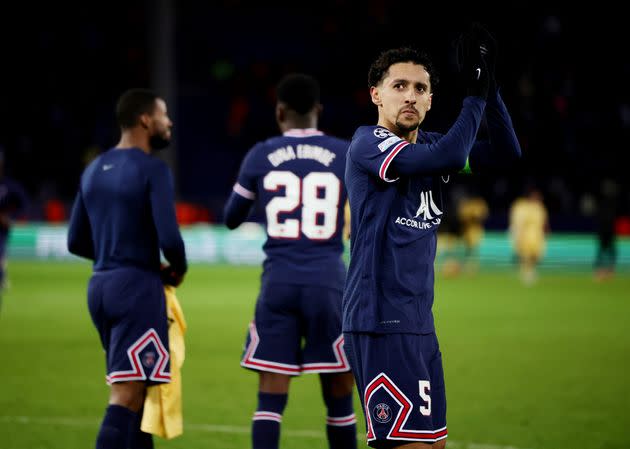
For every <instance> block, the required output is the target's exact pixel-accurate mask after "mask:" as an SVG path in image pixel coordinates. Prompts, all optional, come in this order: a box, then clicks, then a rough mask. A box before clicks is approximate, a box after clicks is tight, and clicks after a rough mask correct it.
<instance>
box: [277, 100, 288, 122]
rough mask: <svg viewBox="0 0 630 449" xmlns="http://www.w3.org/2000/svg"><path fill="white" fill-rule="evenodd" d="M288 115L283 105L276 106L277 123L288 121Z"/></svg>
mask: <svg viewBox="0 0 630 449" xmlns="http://www.w3.org/2000/svg"><path fill="white" fill-rule="evenodd" d="M286 114H287V111H286V108H285V107H284V105H283V104H281V103H277V104H276V122H278V123H282V122H284V120H285V119H286Z"/></svg>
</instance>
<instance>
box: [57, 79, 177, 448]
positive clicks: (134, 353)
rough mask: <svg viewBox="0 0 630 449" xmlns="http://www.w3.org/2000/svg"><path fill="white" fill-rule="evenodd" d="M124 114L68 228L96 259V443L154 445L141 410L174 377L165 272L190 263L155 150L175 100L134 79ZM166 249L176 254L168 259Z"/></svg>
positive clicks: (169, 275)
mask: <svg viewBox="0 0 630 449" xmlns="http://www.w3.org/2000/svg"><path fill="white" fill-rule="evenodd" d="M117 119H118V123H119V125H120V127H121V130H122V136H121V139H120V142H119V143H118V145H116V147H115V148H112V149H110V150H109V151H107V152H105V153H103V154H102V155H100V156H99V157H98V158H96V159H95V160H94V161H93V162H92V163H91V164H90V165H89V166H88V167H87V168H86V169H85V171H84V173H83V175H82V177H81V185H80V187H79V192H78V193H77V196H76V200H75V203H74V207H73V209H72V216H71V219H70V228H69V231H68V248H69V250H70V252H72V253H74V254H77V255H79V256H82V257H86V258H88V259H92V260H93V261H94V273H93V275H92V277H91V279H90V282H89V286H88V305H89V309H90V314H91V316H92V320H93V322H94V325H95V326H96V328H97V330H98V332H99V335H100V338H101V342H102V345H103V348H104V349H105V351H106V356H107V382H108V383H109V384H110V385H111V393H110V399H109V406H108V408H107V410H106V413H105V417H104V419H103V422H102V424H101V429H100V432H99V434H98V437H97V441H96V447H97V449H121V448H127V447H130V448H149V447H153V443H152V439H151V437H150V435H148V434H144V433H142V432H140V417H141V413H140V412H141V409H142V404H143V401H144V395H145V391H146V386H147V385H150V384H155V383H162V382H169V381H170V365H169V353H168V350H169V348H168V325H167V317H166V303H165V298H164V287H163V282H165V283H170V284H172V285H178V284H179V283H180V282H181V281H182V279H183V276H184V273H185V272H186V268H187V264H186V255H185V250H184V243H183V240H182V238H181V235H180V232H179V228H178V226H177V221H176V217H175V204H174V189H173V179H172V175H171V172H170V170H169V168H168V166H167V165H166V164H165V163H164V162H162V161H161V160H159V159H157V158H155V157H153V156H151V152H152V150H158V149H161V148H164V147H165V146H167V145H168V143H169V141H170V136H171V131H170V129H171V126H172V123H171V121H170V119H169V117H168V114H167V111H166V104H165V102H164V100H162V99H161V98H159V97H158V96H157V95H155V94H154V93H153V92H151V91H148V90H144V89H132V90H129V91H127V92H126V93H124V94H123V95H122V96H121V98H120V99H119V101H118V105H117ZM160 249H161V250H162V252H163V254H164V257H165V258H166V260H167V261H168V262H169V264H170V265H168V266H166V267H163V268H162V267H161V262H160Z"/></svg>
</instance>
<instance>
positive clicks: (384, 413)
mask: <svg viewBox="0 0 630 449" xmlns="http://www.w3.org/2000/svg"><path fill="white" fill-rule="evenodd" d="M373 414H374V419H375V420H376V421H377V422H380V423H381V424H385V423H388V422H389V421H390V420H391V419H392V409H391V408H389V405H387V404H383V403H382V402H381V403H380V404H377V405H376V407H374V411H373Z"/></svg>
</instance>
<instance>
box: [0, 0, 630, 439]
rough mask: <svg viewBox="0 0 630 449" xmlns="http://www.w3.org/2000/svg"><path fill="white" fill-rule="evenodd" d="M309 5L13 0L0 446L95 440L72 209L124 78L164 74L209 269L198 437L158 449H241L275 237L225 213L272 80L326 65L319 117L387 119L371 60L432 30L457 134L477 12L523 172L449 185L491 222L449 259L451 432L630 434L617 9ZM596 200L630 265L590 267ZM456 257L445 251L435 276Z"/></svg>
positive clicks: (287, 434) (623, 109) (96, 395)
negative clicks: (377, 107)
mask: <svg viewBox="0 0 630 449" xmlns="http://www.w3.org/2000/svg"><path fill="white" fill-rule="evenodd" d="M438 6H439V5H438ZM70 8H71V9H70ZM312 8H313V10H307V9H305V6H304V5H299V4H297V3H291V2H283V3H271V4H259V5H257V6H250V5H249V3H248V2H242V1H226V2H220V3H214V2H212V3H211V2H194V1H181V2H175V1H173V0H156V1H144V2H143V1H130V2H103V3H98V4H89V3H85V4H80V5H72V6H69V4H68V5H67V6H63V5H60V4H58V3H55V4H47V5H39V4H37V5H36V4H29V3H28V2H24V3H21V4H20V5H11V6H10V7H7V8H6V9H7V10H6V13H3V14H2V16H1V17H0V50H1V54H2V55H3V59H2V69H1V70H0V124H1V125H0V148H1V150H2V153H3V155H4V165H5V173H6V175H7V176H10V177H11V178H13V179H14V180H16V181H18V182H19V183H20V184H21V185H22V186H23V187H24V189H25V191H26V194H27V197H28V201H27V204H26V208H25V209H24V210H23V211H22V212H21V213H20V214H19V216H17V217H15V218H16V221H15V225H14V227H13V229H12V233H11V236H10V242H9V252H8V259H9V279H10V283H11V284H10V286H9V289H8V290H7V291H6V292H5V293H4V294H3V298H2V299H3V304H2V310H1V311H0V355H2V363H0V449H27V448H28V449H31V448H79V447H90V446H92V444H93V439H94V435H95V433H96V431H97V428H98V425H99V419H100V416H101V414H102V408H103V406H104V404H105V401H106V395H107V390H106V387H105V384H104V381H102V380H103V377H101V376H103V357H102V354H101V353H100V351H99V343H98V338H97V335H96V332H95V331H94V330H93V329H92V327H91V322H90V321H89V315H88V312H87V307H86V304H85V299H84V298H85V287H86V282H87V278H88V276H89V269H90V267H89V264H87V263H85V262H82V261H79V260H78V259H76V258H74V257H71V256H69V255H68V253H67V251H66V248H65V232H66V227H65V223H66V220H67V217H68V214H69V211H70V207H71V204H72V200H73V196H74V194H75V192H76V188H77V185H78V180H79V176H80V174H81V171H82V169H83V167H84V166H85V164H86V163H87V162H89V161H90V160H91V158H93V157H94V156H95V155H97V154H98V153H99V152H101V151H104V150H106V149H107V148H109V147H110V146H112V145H114V144H115V143H116V142H117V139H118V130H117V128H116V125H115V122H114V117H113V110H114V104H115V101H116V99H117V97H118V95H119V94H120V93H121V92H122V91H124V90H125V89H127V88H129V87H144V86H148V87H152V88H154V89H155V90H157V91H158V92H160V93H162V94H163V95H164V97H165V98H166V99H167V102H168V104H169V108H170V110H171V116H172V118H173V119H174V122H175V128H174V136H175V144H174V145H173V146H172V147H171V148H170V149H168V150H165V151H164V152H163V153H161V154H160V157H163V158H165V159H166V160H167V161H168V162H169V164H170V166H171V168H172V169H173V171H174V173H175V176H176V188H177V198H178V204H177V211H178V219H179V221H180V223H181V225H182V227H183V231H184V237H185V240H186V245H187V250H188V254H189V256H190V258H191V260H192V261H193V262H194V263H193V265H192V267H191V270H190V274H189V276H188V278H187V280H186V283H185V284H184V286H182V287H181V288H180V291H179V296H180V299H181V300H182V303H183V306H184V311H185V312H186V313H187V317H188V319H189V325H190V331H189V334H188V340H187V342H188V359H187V361H186V364H185V365H184V399H185V420H186V432H185V434H184V436H183V437H181V438H179V439H176V440H174V441H171V442H163V441H158V442H157V446H158V447H164V448H167V447H172V448H197V447H207V448H245V447H248V444H249V443H248V442H249V435H248V432H249V428H248V426H249V423H250V419H251V413H252V411H253V409H254V400H255V388H256V387H255V385H256V378H255V376H253V375H251V374H250V373H248V372H245V371H244V370H242V369H241V368H240V367H239V366H238V358H239V356H240V351H241V348H242V344H243V338H244V336H245V329H246V324H247V322H248V321H249V319H250V318H251V313H252V311H253V304H254V301H255V299H256V294H257V289H258V276H259V273H260V271H259V268H258V265H259V263H260V261H261V258H262V251H261V248H260V245H261V243H262V238H263V233H262V230H261V229H260V228H259V227H258V226H257V225H251V226H244V227H241V228H240V229H239V230H238V231H236V232H233V233H229V234H228V233H227V232H226V230H225V229H224V228H223V227H222V225H221V220H222V217H221V210H222V207H223V203H224V201H225V200H226V199H227V196H228V195H229V193H230V191H231V187H232V184H233V182H234V178H235V176H236V172H237V170H238V167H239V164H240V161H241V160H242V158H243V156H244V155H245V153H246V152H247V150H248V149H249V148H250V147H251V145H253V144H254V143H255V142H256V141H258V140H260V139H264V138H266V137H268V136H271V135H273V134H275V133H276V132H277V130H276V125H275V122H274V115H273V107H274V92H273V88H274V85H275V83H276V82H277V80H278V79H279V78H280V76H281V75H283V74H284V73H286V72H288V71H305V72H308V73H311V74H313V75H315V76H316V77H317V78H318V79H319V80H320V82H321V84H322V94H323V98H322V100H323V104H324V114H323V116H322V120H321V129H323V130H324V131H326V132H328V133H331V134H335V135H338V136H340V137H345V138H350V137H351V136H352V134H353V132H354V130H355V129H356V128H357V127H358V126H359V125H362V124H366V123H373V122H374V121H375V119H376V113H375V111H374V110H373V107H372V105H371V103H370V102H369V97H368V95H367V87H366V78H367V69H368V65H369V63H370V62H371V60H372V59H373V58H374V57H375V56H376V55H377V54H378V53H379V52H380V51H381V50H383V49H385V48H388V47H390V46H394V45H400V44H411V45H417V46H420V47H423V48H425V49H427V50H428V51H429V52H430V53H431V54H432V55H433V56H434V59H435V61H436V63H437V67H438V69H439V71H440V75H441V79H442V81H441V85H440V86H438V90H437V91H436V93H435V96H434V102H433V109H432V111H431V112H430V114H429V116H428V118H427V120H426V122H425V125H423V126H424V127H425V128H426V129H430V130H436V131H445V130H446V129H448V126H449V124H450V123H451V122H452V121H453V120H454V118H455V116H456V115H457V112H458V108H459V106H460V104H461V98H462V89H461V86H460V85H459V83H458V80H457V78H456V74H455V73H454V66H453V59H452V51H451V47H450V45H451V41H452V40H453V38H454V37H455V36H456V34H457V32H458V31H459V30H460V29H461V28H462V27H463V25H464V24H466V23H468V22H469V21H470V20H479V21H481V22H483V23H485V24H486V25H487V26H488V28H489V29H490V30H492V31H493V32H494V34H495V35H496V37H497V40H498V42H499V50H500V62H499V67H498V77H499V80H500V84H501V86H502V93H503V96H504V98H505V101H506V103H507V105H508V107H509V108H510V111H511V113H512V117H513V120H514V124H515V128H516V130H517V134H518V137H519V140H520V142H521V145H522V148H523V160H522V163H521V164H520V166H519V167H517V168H516V169H515V170H511V171H510V172H506V173H493V174H491V175H488V176H473V177H466V178H463V177H453V179H452V180H451V182H450V183H449V186H450V190H451V199H452V203H453V206H452V208H451V210H456V208H457V203H458V200H459V199H461V198H464V197H466V196H470V195H475V196H480V197H482V198H483V199H484V200H485V202H486V204H487V205H488V216H487V219H486V221H485V223H484V226H485V229H486V234H485V236H484V237H483V239H482V240H481V243H480V246H479V248H478V259H477V261H478V263H479V265H478V269H477V270H475V271H474V272H473V271H465V270H464V271H462V272H461V273H460V275H459V276H457V277H453V276H451V275H452V273H450V272H448V273H447V272H442V270H439V271H440V274H439V276H438V280H437V291H436V320H437V321H438V323H437V326H438V335H439V336H440V338H441V341H442V346H443V352H444V356H445V358H444V361H445V370H446V377H447V379H446V381H447V389H448V398H449V417H448V421H449V430H450V437H449V444H448V447H452V448H454V449H464V448H465V449H508V448H510V449H547V448H549V449H551V448H554V449H555V448H575V447H588V448H601V449H622V448H630V430H629V429H630V418H629V417H628V410H629V409H630V386H629V385H630V383H629V382H628V370H629V369H630V364H629V361H628V360H629V354H630V336H629V335H628V332H627V329H626V328H627V322H628V316H629V315H630V301H629V299H630V295H629V294H628V291H630V276H629V273H630V188H629V187H630V179H629V178H628V176H627V173H626V172H627V167H629V166H630V151H628V150H629V143H630V139H629V137H630V90H629V88H628V82H627V80H628V79H629V78H630V58H629V57H628V55H627V49H623V50H622V49H621V47H622V46H623V45H622V44H623V43H622V40H620V38H619V37H618V36H619V34H620V33H622V30H623V29H624V28H623V20H624V19H623V17H622V15H620V14H614V12H610V13H609V14H608V15H607V16H606V17H597V16H595V15H588V16H587V15H585V14H582V15H575V14H573V13H571V14H568V13H558V12H557V11H556V12H554V11H550V10H538V9H535V8H532V7H526V6H524V5H523V6H518V5H510V6H509V7H507V6H505V7H503V9H502V10H491V9H489V8H486V9H479V7H477V9H474V6H473V5H471V4H469V5H468V6H463V7H461V8H460V9H459V12H458V13H457V14H455V13H454V12H453V11H452V10H451V11H447V10H446V8H443V9H439V8H437V7H436V5H433V6H432V7H429V6H425V5H423V4H420V3H409V2H406V3H405V2H396V1H394V2H389V1H388V2H385V1H380V0H375V1H369V2H365V3H363V4H357V3H353V2H350V1H346V0H337V1H331V2H317V5H316V9H315V5H312ZM453 9H454V8H453ZM611 186H612V187H611ZM530 187H536V188H537V189H539V190H540V191H541V192H542V194H543V197H544V202H545V206H546V208H547V211H548V213H549V225H550V231H551V232H550V234H549V237H548V241H547V251H546V253H545V257H544V258H543V260H542V263H541V266H540V278H539V281H538V282H537V283H536V284H535V285H533V286H530V287H525V286H523V285H521V283H520V281H519V279H518V275H517V270H516V265H515V263H514V257H513V253H512V248H511V246H510V241H509V238H508V233H507V228H508V216H509V208H510V205H511V204H512V203H513V201H514V200H515V199H516V198H517V197H519V196H520V195H522V194H523V193H524V192H525V190H526V189H527V188H530ZM611 192H612V193H611ZM611 198H612V199H611ZM604 214H605V215H606V216H612V217H613V220H612V226H613V227H614V230H615V235H616V237H617V263H616V276H615V277H614V278H612V279H610V280H608V281H607V282H597V279H596V278H595V277H594V276H593V267H594V262H595V257H596V253H597V249H598V239H597V232H598V230H600V229H601V226H603V225H604V224H603V220H601V217H602V216H603V215H604ZM453 216H455V214H453ZM254 218H256V215H254ZM608 221H610V220H608ZM456 228H457V226H454V225H452V226H449V227H447V226H445V227H444V229H445V230H448V229H456ZM449 254H450V255H451V256H453V257H455V258H457V257H459V255H458V254H459V253H458V252H457V251H454V252H452V253H449ZM447 257H449V255H448V254H447V253H446V252H445V253H441V254H440V258H439V259H438V264H439V268H440V269H441V268H442V267H443V266H444V264H443V262H445V260H446V259H447ZM315 380H316V379H315V378H313V377H307V378H305V379H301V380H299V381H297V382H295V383H294V385H293V386H292V395H291V396H290V401H289V406H288V409H287V413H286V418H285V420H284V427H283V444H284V445H283V447H285V448H324V447H326V446H325V436H324V432H323V413H324V409H323V406H322V405H321V400H320V398H319V392H318V388H317V384H316V381H315ZM362 430H363V429H362V428H360V431H361V432H362Z"/></svg>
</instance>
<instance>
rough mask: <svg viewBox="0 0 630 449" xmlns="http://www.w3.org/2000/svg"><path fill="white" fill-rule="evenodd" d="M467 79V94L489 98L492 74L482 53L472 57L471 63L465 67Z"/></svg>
mask: <svg viewBox="0 0 630 449" xmlns="http://www.w3.org/2000/svg"><path fill="white" fill-rule="evenodd" d="M463 74H464V76H466V77H467V79H466V95H467V96H474V97H481V98H483V99H484V100H485V99H486V98H488V90H489V89H490V76H489V73H488V66H487V65H486V61H485V60H484V59H483V58H482V57H481V55H479V56H477V57H476V58H471V60H470V65H469V66H468V67H466V68H465V72H464V73H463Z"/></svg>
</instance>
